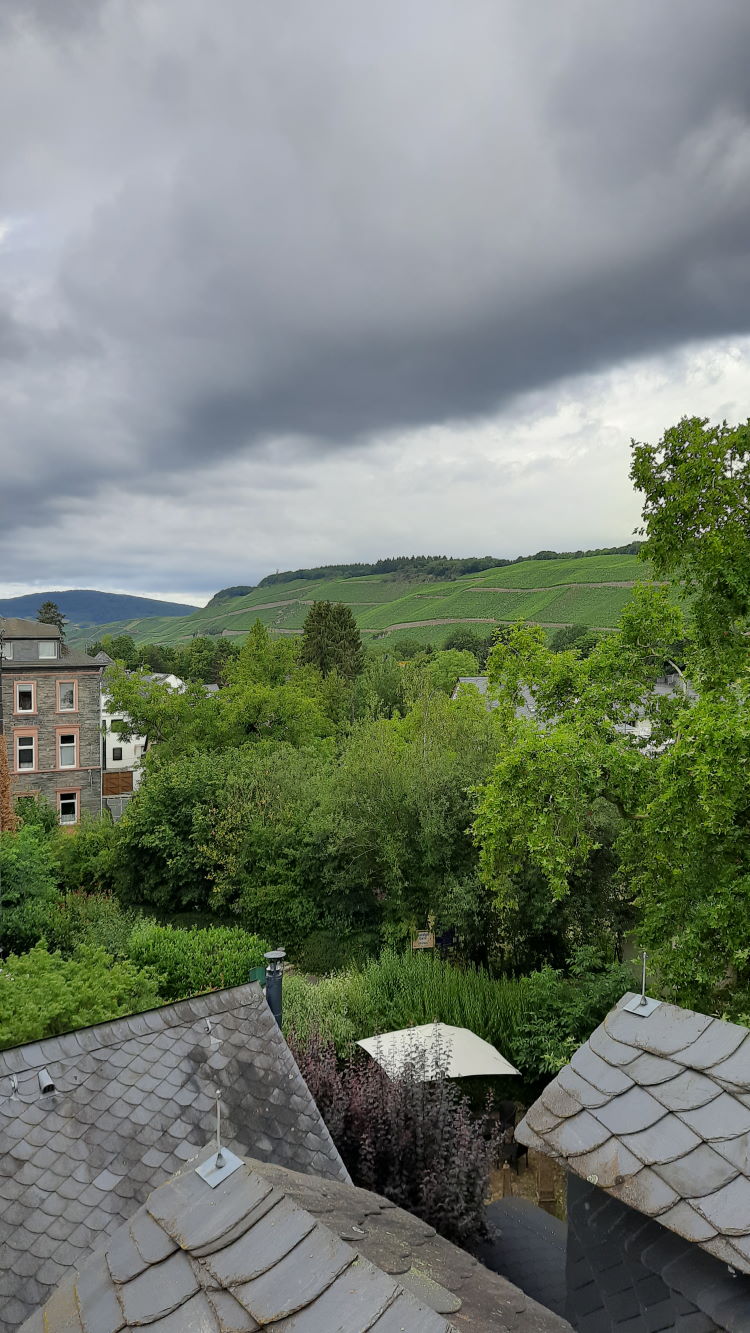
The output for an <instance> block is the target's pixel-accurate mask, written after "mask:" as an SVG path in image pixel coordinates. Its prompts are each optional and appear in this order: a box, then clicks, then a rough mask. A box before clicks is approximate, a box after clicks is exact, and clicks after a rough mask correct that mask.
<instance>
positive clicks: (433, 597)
mask: <svg viewBox="0 0 750 1333" xmlns="http://www.w3.org/2000/svg"><path fill="white" fill-rule="evenodd" d="M645 578H648V568H647V566H646V565H645V564H644V563H643V561H641V560H639V559H638V557H637V556H634V555H594V556H581V557H579V558H577V559H572V560H526V561H523V562H522V563H520V564H514V565H510V566H503V567H501V568H497V569H486V570H483V571H482V572H481V573H480V574H471V575H464V576H463V577H461V578H458V579H454V580H451V581H450V582H438V581H425V580H422V581H419V580H417V579H404V578H399V577H396V576H394V575H392V574H372V575H367V576H365V577H361V578H340V579H319V580H316V581H313V580H305V579H295V580H294V581H293V582H289V583H278V584H273V585H271V586H268V587H261V588H254V589H253V591H252V592H250V593H247V594H246V595H245V596H242V597H231V598H227V599H226V600H223V601H220V602H218V603H217V602H213V603H212V604H210V605H209V606H206V607H203V608H201V609H199V610H197V611H193V612H191V614H189V615H185V616H148V617H145V618H140V619H134V620H118V621H114V622H112V623H110V624H107V625H99V626H96V627H95V628H91V627H86V628H78V627H74V626H71V628H70V631H69V634H68V638H69V641H70V643H71V644H84V643H86V642H88V641H89V640H91V639H92V638H100V637H101V636H102V634H131V635H132V637H133V638H134V639H135V641H136V643H165V644H176V643H181V642H184V641H185V640H187V639H190V638H192V637H193V636H194V635H196V634H228V635H232V636H233V637H234V636H238V637H240V636H242V635H244V634H246V633H247V631H248V630H249V628H250V626H251V625H252V624H253V622H254V621H255V620H261V621H262V622H263V624H264V625H267V626H268V627H269V629H271V630H274V631H276V632H278V633H287V634H289V633H292V634H293V633H298V632H299V631H300V630H301V628H302V624H303V622H304V619H305V616H306V615H307V611H308V607H309V606H310V604H311V603H312V602H313V601H316V600H317V601H332V602H346V603H347V605H349V606H351V608H352V611H353V612H354V615H355V617H356V619H357V623H358V624H359V627H360V629H361V631H362V633H363V635H365V636H366V637H367V638H373V639H374V638H377V639H378V641H382V636H384V635H385V636H386V637H388V636H391V635H393V634H403V633H405V632H406V631H407V627H408V632H409V634H410V636H411V637H413V633H412V631H414V633H416V632H417V631H419V637H420V638H421V637H423V636H424V637H425V641H427V642H433V643H440V642H441V641H442V639H444V638H445V636H446V634H448V633H449V628H447V627H446V623H447V625H448V626H449V625H450V624H451V623H454V622H458V623H461V622H465V623H476V625H477V628H478V629H481V628H482V625H486V626H487V627H488V629H491V628H492V627H493V626H494V625H497V624H501V623H503V622H507V621H512V620H517V619H519V618H523V619H527V620H534V621H537V622H538V623H539V624H542V625H549V626H556V625H567V624H582V625H590V626H592V627H594V628H598V629H608V628H613V627H614V626H615V625H616V624H617V620H618V617H619V615H620V613H621V611H622V609H623V607H624V606H625V604H626V602H627V601H628V599H629V597H630V596H631V595H632V587H633V584H634V583H635V582H638V581H639V580H642V579H645ZM439 622H446V623H443V624H442V625H441V624H440V623H439Z"/></svg>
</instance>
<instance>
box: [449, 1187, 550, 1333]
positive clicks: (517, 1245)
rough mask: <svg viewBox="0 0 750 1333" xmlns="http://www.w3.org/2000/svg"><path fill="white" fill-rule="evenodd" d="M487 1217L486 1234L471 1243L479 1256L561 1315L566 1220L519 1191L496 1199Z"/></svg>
mask: <svg viewBox="0 0 750 1333" xmlns="http://www.w3.org/2000/svg"><path fill="white" fill-rule="evenodd" d="M485 1218H486V1221H487V1226H488V1231H489V1235H488V1236H487V1237H485V1238H483V1239H481V1240H480V1241H478V1242H477V1243H476V1244H475V1245H473V1246H472V1250H473V1253H474V1254H475V1255H476V1256H477V1258H478V1259H481V1261H482V1263H483V1264H485V1265H486V1266H487V1268H491V1269H492V1271H493V1273H502V1275H503V1277H505V1278H507V1279H508V1281H509V1282H513V1283H515V1285H516V1286H517V1287H520V1288H521V1291H525V1292H526V1294H527V1295H528V1296H531V1297H533V1299H534V1300H535V1301H539V1303H540V1305H544V1306H546V1307H547V1308H548V1309H549V1310H554V1311H555V1313H556V1314H559V1315H562V1314H564V1313H565V1253H566V1246H567V1238H568V1228H567V1226H566V1225H565V1223H564V1222H561V1221H560V1219H559V1218H557V1217H551V1216H550V1214H549V1213H546V1212H545V1211H544V1209H543V1208H539V1207H538V1206H537V1205H536V1204H535V1203H532V1202H531V1199H525V1198H523V1197H522V1196H520V1195H506V1197H505V1198H503V1199H495V1200H494V1201H493V1202H492V1203H490V1204H488V1206H487V1208H486V1209H485Z"/></svg>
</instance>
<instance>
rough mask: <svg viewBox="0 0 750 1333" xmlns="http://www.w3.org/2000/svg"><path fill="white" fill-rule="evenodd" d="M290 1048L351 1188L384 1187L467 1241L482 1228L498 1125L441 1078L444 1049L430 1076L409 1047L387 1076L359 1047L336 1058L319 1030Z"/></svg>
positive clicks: (427, 1219)
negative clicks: (474, 1111) (474, 1110)
mask: <svg viewBox="0 0 750 1333" xmlns="http://www.w3.org/2000/svg"><path fill="white" fill-rule="evenodd" d="M289 1045H290V1046H291V1049H292V1052H293V1054H294V1056H295V1059H296V1061H297V1064H298V1065H299V1068H300V1070H301V1072H302V1075H303V1077H304V1079H305V1082H306V1083H307V1086H308V1087H309V1089H310V1092H311V1093H312V1096H313V1097H314V1099H315V1101H316V1103H317V1105H318V1107H319V1109H320V1111H321V1114H322V1116H323V1119H324V1120H325V1122H326V1124H327V1126H328V1129H329V1130H330V1133H331V1137H332V1138H333V1140H334V1143H335V1144H336V1147H337V1148H338V1150H339V1152H340V1153H341V1156H342V1157H343V1159H344V1162H345V1163H346V1166H347V1168H348V1170H349V1173H350V1175H351V1177H352V1180H353V1181H354V1183H355V1185H361V1186H362V1187H363V1188H364V1189H370V1190H374V1191H375V1192H376V1193H377V1194H383V1195H385V1197H386V1198H387V1199H391V1200H392V1201H393V1203H396V1204H398V1205H399V1207H401V1208H406V1209H407V1210H408V1211H409V1212H411V1213H414V1214H415V1215H416V1216H417V1217H421V1218H422V1219H423V1220H424V1221H425V1222H427V1223H429V1224H430V1225H431V1226H434V1227H435V1230H436V1231H439V1232H440V1234H441V1235H442V1236H445V1237H446V1238H447V1239H448V1240H452V1241H455V1242H457V1243H458V1244H466V1243H467V1242H469V1241H471V1240H472V1239H473V1238H474V1237H476V1236H478V1235H480V1234H481V1232H482V1229H483V1225H484V1204H485V1202H486V1199H487V1194H488V1189H489V1181H490V1170H491V1168H492V1164H493V1160H494V1158H495V1154H496V1151H497V1136H498V1130H497V1125H496V1119H495V1117H494V1116H493V1115H492V1114H491V1111H490V1107H489V1106H488V1108H487V1111H486V1112H485V1113H484V1114H482V1115H479V1116H476V1115H473V1114H472V1112H471V1110H470V1107H469V1103H468V1101H467V1099H466V1098H465V1097H464V1096H463V1095H462V1094H461V1093H460V1092H459V1090H458V1088H457V1087H456V1085H455V1083H452V1082H451V1081H450V1080H449V1079H447V1078H446V1077H445V1073H444V1066H445V1061H444V1059H442V1055H441V1052H440V1050H439V1047H438V1049H437V1050H436V1051H435V1052H434V1053H431V1056H430V1064H431V1066H432V1063H433V1061H435V1063H436V1064H437V1068H438V1077H437V1078H433V1079H430V1080H429V1081H426V1080H425V1079H424V1077H423V1075H424V1072H425V1071H424V1063H423V1062H424V1058H425V1057H424V1056H423V1055H420V1054H419V1053H418V1052H417V1051H416V1049H412V1050H411V1051H410V1052H409V1055H408V1058H407V1059H406V1061H405V1063H404V1064H403V1065H402V1066H400V1068H399V1070H398V1073H396V1074H394V1075H393V1076H391V1077H389V1076H388V1075H387V1074H386V1073H385V1072H384V1071H383V1069H382V1068H381V1067H380V1065H379V1064H378V1063H377V1062H376V1061H375V1060H373V1059H371V1058H370V1057H369V1056H364V1055H363V1054H361V1053H357V1054H356V1055H352V1056H350V1057H349V1058H348V1059H346V1060H343V1061H340V1060H338V1059H337V1057H336V1051H335V1048H334V1046H333V1044H332V1043H330V1042H326V1041H324V1040H322V1039H321V1038H320V1036H318V1035H317V1034H315V1033H312V1034H309V1035H308V1036H307V1037H306V1038H305V1040H304V1042H302V1041H300V1040H298V1039H297V1037H296V1035H295V1033H294V1032H291V1033H290V1034H289Z"/></svg>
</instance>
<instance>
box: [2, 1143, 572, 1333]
mask: <svg viewBox="0 0 750 1333" xmlns="http://www.w3.org/2000/svg"><path fill="white" fill-rule="evenodd" d="M215 1151H216V1150H215V1148H212V1149H204V1151H203V1152H201V1153H200V1154H199V1155H198V1156H197V1157H196V1158H195V1159H193V1160H192V1161H191V1162H190V1163H189V1164H187V1165H185V1166H183V1168H182V1169H181V1170H180V1172H179V1173H178V1174H177V1175H175V1176H174V1177H173V1178H172V1179H171V1180H169V1181H167V1182H166V1183H165V1184H163V1185H161V1186H160V1187H159V1188H157V1189H155V1190H154V1191H153V1192H152V1193H151V1194H150V1195H149V1197H148V1199H147V1201H146V1203H145V1204H144V1205H143V1206H142V1207H141V1208H140V1209H139V1210H138V1211H137V1212H136V1213H135V1214H134V1215H133V1216H132V1217H131V1218H130V1220H129V1222H128V1223H127V1224H126V1225H125V1226H123V1227H121V1228H120V1229H119V1230H118V1231H117V1232H115V1234H114V1235H113V1236H111V1237H110V1239H109V1240H108V1242H107V1244H106V1246H105V1247H104V1248H103V1249H101V1250H98V1251H97V1252H96V1254H94V1255H93V1256H91V1257H90V1258H89V1259H88V1260H87V1261H86V1262H85V1263H84V1264H83V1265H82V1266H81V1267H80V1269H79V1270H78V1272H74V1273H70V1274H68V1275H66V1277H65V1278H64V1279H63V1282H62V1284H61V1286H60V1287H58V1289H57V1290H56V1291H55V1293H54V1295H53V1296H52V1297H51V1299H50V1300H49V1301H48V1302H47V1304H46V1305H45V1306H44V1307H43V1308H42V1309H39V1310H37V1311H36V1312H35V1314H34V1315H33V1316H32V1317H31V1318H30V1319H29V1320H28V1321H27V1323H25V1324H24V1326H23V1330H22V1333H42V1330H44V1333H63V1331H64V1333H89V1330H96V1333H104V1330H106V1333H120V1330H123V1329H125V1328H131V1327H133V1326H136V1325H137V1326H138V1327H141V1326H144V1325H145V1326H146V1327H148V1328H150V1329H151V1330H153V1333H169V1331H171V1333H176V1330H178V1329H184V1328H187V1327H190V1328H197V1327H200V1328H201V1331H202V1333H220V1330H226V1329H228V1328H230V1327H231V1328H232V1329H234V1330H248V1333H249V1330H252V1329H264V1328H268V1327H269V1326H273V1327H276V1326H277V1325H278V1326H279V1327H281V1328H286V1327H287V1326H288V1327H290V1328H291V1327H294V1329H295V1330H298V1333H329V1330H330V1329H332V1328H336V1329H338V1330H339V1331H340V1333H361V1330H363V1329H365V1328H366V1329H368V1330H371V1333H396V1330H404V1329H408V1330H409V1333H455V1330H459V1331H461V1330H469V1329H471V1330H476V1329H479V1328H481V1329H483V1330H488V1333H489V1330H492V1329H497V1330H506V1329H513V1330H515V1331H516V1333H565V1330H569V1325H568V1324H566V1323H565V1322H564V1321H563V1320H562V1319H560V1318H559V1317H558V1316H557V1315H554V1314H553V1313H552V1312H551V1311H548V1310H545V1309H543V1308H542V1307H541V1306H538V1305H537V1304H536V1303H535V1302H534V1301H532V1300H530V1299H529V1298H528V1297H525V1296H524V1295H523V1293H522V1292H520V1291H519V1290H518V1289H517V1288H515V1287H513V1286H511V1284H510V1283H508V1282H506V1281H505V1280H504V1279H503V1278H500V1277H497V1276H496V1275H495V1274H494V1273H491V1272H490V1271H489V1270H488V1269H485V1268H483V1267H482V1265H481V1264H479V1263H478V1262H477V1260H475V1259H473V1258H472V1257H471V1256H470V1255H468V1254H466V1253H465V1252H464V1251H463V1250H460V1249H458V1248H457V1247H456V1246H454V1245H451V1244H450V1243H449V1242H448V1241H446V1240H443V1239H442V1237H440V1236H437V1235H436V1233H435V1231H434V1229H433V1228H432V1227H430V1226H427V1225H426V1224H425V1223H424V1222H422V1221H420V1220H419V1219H418V1218H416V1217H414V1216H412V1215H411V1214H409V1213H407V1212H405V1211H403V1210H402V1209H400V1208H397V1207H396V1206H395V1205H394V1204H392V1203H390V1202H389V1201H388V1200H386V1199H383V1198H381V1197H379V1196H378V1195H376V1194H371V1193H370V1192H369V1191H367V1190H362V1189H359V1188H356V1187H355V1186H353V1185H351V1184H345V1183H342V1182H338V1181H328V1180H321V1179H319V1178H316V1177H313V1176H308V1175H303V1174H301V1173H299V1172H296V1171H290V1170H286V1169H284V1168H283V1167H276V1166H272V1165H269V1164H268V1163H262V1162H258V1161H252V1160H250V1161H245V1162H243V1163H242V1164H241V1165H240V1166H239V1167H237V1168H236V1169H235V1170H234V1172H233V1174H231V1175H230V1176H229V1177H227V1178H226V1179H224V1180H223V1181H221V1182H220V1183H219V1184H218V1185H217V1186H216V1187H215V1188H214V1189H211V1188H210V1187H209V1186H208V1185H207V1184H206V1182H205V1180H204V1179H202V1177H201V1176H199V1175H198V1173H197V1171H196V1169H195V1168H196V1165H197V1164H198V1163H199V1162H204V1161H206V1160H207V1159H209V1158H212V1157H213V1155H214V1153H215Z"/></svg>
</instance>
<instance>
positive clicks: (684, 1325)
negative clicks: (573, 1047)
mask: <svg viewBox="0 0 750 1333" xmlns="http://www.w3.org/2000/svg"><path fill="white" fill-rule="evenodd" d="M516 1137H517V1138H518V1139H519V1140H520V1142H521V1143H523V1144H525V1145H526V1146H527V1147H529V1148H532V1149H535V1150H536V1151H537V1152H539V1153H542V1154H546V1155H547V1156H548V1157H551V1158H553V1159H554V1160H555V1161H556V1162H558V1163H560V1164H561V1165H562V1166H564V1167H565V1168H566V1171H567V1181H568V1231H567V1266H566V1287H567V1298H566V1305H565V1315H566V1317H567V1318H568V1320H569V1321H570V1323H571V1324H572V1325H573V1327H574V1328H575V1329H578V1330H580V1333H657V1330H660V1329H664V1330H667V1329H673V1330H677V1333H748V1331H749V1330H750V1031H748V1029H747V1028H746V1027H743V1026H741V1025H740V1024H736V1023H727V1022H724V1021H722V1020H721V1019H718V1018H711V1017H709V1016H708V1015H706V1014H699V1013H694V1012H692V1011H690V1010H686V1009H680V1008H677V1007H676V1006H675V1005H671V1004H666V1003H662V1002H660V1001H658V1000H654V999H651V998H649V997H648V996H646V995H645V994H643V995H634V994H627V995H625V996H623V998H622V999H621V1000H620V1002H619V1003H618V1004H617V1005H616V1006H615V1008H614V1009H613V1010H612V1011H611V1013H609V1014H608V1015H607V1017H606V1018H605V1020H604V1022H603V1023H602V1024H601V1026H600V1027H598V1028H597V1029H596V1031H595V1032H593V1033H592V1035H591V1037H590V1038H589V1040H588V1041H587V1042H586V1043H585V1044H584V1045H583V1046H582V1047H581V1048H580V1049H579V1050H578V1051H576V1053H575V1055H574V1056H573V1058H572V1060H571V1062H570V1064H569V1065H566V1066H565V1068H564V1069H562V1070H561V1071H560V1073H559V1074H558V1075H557V1078H555V1079H554V1080H553V1082H552V1083H550V1085H549V1086H548V1087H547V1088H546V1089H545V1091H544V1092H543V1093H542V1095H541V1097H540V1098H539V1100H538V1101H536V1102H535V1103H534V1105H533V1106H532V1107H531V1108H530V1110H529V1111H528V1112H527V1113H526V1116H525V1118H524V1120H523V1121H522V1122H521V1124H520V1125H519V1126H518V1128H517V1130H516Z"/></svg>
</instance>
